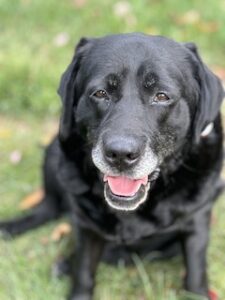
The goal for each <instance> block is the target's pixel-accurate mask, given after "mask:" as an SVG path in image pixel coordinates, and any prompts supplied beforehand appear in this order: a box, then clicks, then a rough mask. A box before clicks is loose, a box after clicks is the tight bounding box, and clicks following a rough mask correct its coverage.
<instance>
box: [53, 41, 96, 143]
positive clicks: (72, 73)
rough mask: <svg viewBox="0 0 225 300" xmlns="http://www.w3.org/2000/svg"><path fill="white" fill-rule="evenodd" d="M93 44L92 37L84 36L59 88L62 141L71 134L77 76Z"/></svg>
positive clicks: (75, 102)
mask: <svg viewBox="0 0 225 300" xmlns="http://www.w3.org/2000/svg"><path fill="white" fill-rule="evenodd" d="M90 44H91V39H87V38H82V39H81V40H80V41H79V43H78V45H77V46H76V48H75V53H74V56H73V59H72V61H71V63H70V65H69V66H68V67H67V69H66V71H65V72H64V73H63V75H62V77H61V81H60V85H59V88H58V94H59V95H60V97H61V100H62V105H63V108H62V114H61V120H60V126H59V138H60V140H61V141H65V140H67V138H68V137H69V136H70V134H71V131H72V128H73V125H74V124H73V122H74V114H73V111H74V107H75V106H76V104H77V102H78V99H77V97H76V88H75V86H76V78H77V74H78V72H79V68H80V65H81V62H82V59H83V57H84V54H85V53H86V51H88V49H89V47H90Z"/></svg>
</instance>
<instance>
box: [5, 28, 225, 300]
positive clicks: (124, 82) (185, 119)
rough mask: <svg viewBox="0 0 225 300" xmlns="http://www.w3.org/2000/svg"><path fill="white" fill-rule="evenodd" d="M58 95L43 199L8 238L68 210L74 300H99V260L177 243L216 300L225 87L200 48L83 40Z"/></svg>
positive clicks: (190, 278)
mask: <svg viewBox="0 0 225 300" xmlns="http://www.w3.org/2000/svg"><path fill="white" fill-rule="evenodd" d="M59 94H60V96H61V98H62V102H63V112H62V116H61V123H60V130H59V134H58V136H57V137H56V138H55V139H54V141H53V142H52V143H51V145H50V146H49V147H48V149H47V151H46V158H45V164H44V187H45V198H44V200H43V201H42V202H41V204H39V205H38V206H37V207H36V208H34V210H33V211H32V212H31V214H30V215H28V216H25V217H23V218H20V219H17V220H12V221H8V222H1V224H0V228H1V230H2V231H4V232H5V233H8V234H10V235H16V234H20V233H22V232H24V231H26V230H28V229H31V228H34V227H37V226H38V225H41V224H43V223H45V222H47V221H49V220H51V219H54V218H57V217H59V216H60V215H61V214H62V213H63V212H65V211H69V212H70V214H71V218H72V222H73V223H75V226H74V228H75V229H76V245H75V249H74V253H73V254H72V255H71V258H70V266H72V274H71V275H72V277H71V278H72V290H71V293H70V296H69V299H71V300H72V299H73V300H90V299H92V295H93V288H94V277H95V273H96V269H97V266H98V263H99V261H100V259H101V258H102V257H103V256H105V257H106V259H107V256H108V259H109V260H110V259H111V260H112V259H116V258H118V257H119V256H124V258H126V257H128V256H129V255H128V254H129V253H132V252H133V251H134V252H136V253H138V254H140V255H142V254H143V253H145V254H146V255H147V254H148V253H149V252H151V251H153V250H158V251H160V250H161V251H162V252H164V253H165V255H166V253H167V255H168V252H169V249H174V248H173V246H174V245H175V244H176V245H177V244H179V245H180V246H181V247H180V248H181V250H182V253H183V257H184V263H185V267H186V276H185V280H184V287H185V289H186V290H188V291H191V292H193V293H196V294H199V295H203V296H205V297H206V298H207V299H210V294H209V292H208V280H207V272H206V250H207V244H208V237H209V226H210V216H211V210H212V206H213V203H214V201H215V199H216V197H217V196H218V195H219V193H220V192H221V190H222V185H221V183H220V179H219V176H220V171H221V166H222V160H223V149H222V127H221V116H220V112H219V110H220V105H221V102H222V99H223V97H224V91H223V88H222V85H221V83H220V81H219V79H218V78H217V77H216V76H215V75H214V74H213V73H212V72H211V71H210V70H209V69H208V68H207V67H206V66H205V65H204V64H203V62H202V60H201V58H200V57H199V55H198V52H197V49H196V47H195V45H194V44H192V43H186V44H181V43H177V42H174V41H172V40H170V39H168V38H165V37H159V36H147V35H144V34H124V35H112V36H106V37H103V38H96V39H95V38H93V39H86V38H83V39H81V41H80V42H79V44H78V46H77V48H76V51H75V54H74V57H73V59H72V62H71V64H70V65H69V67H68V68H67V70H66V72H65V73H64V74H63V76H62V79H61V84H60V88H59ZM171 251H172V252H173V251H174V250H171Z"/></svg>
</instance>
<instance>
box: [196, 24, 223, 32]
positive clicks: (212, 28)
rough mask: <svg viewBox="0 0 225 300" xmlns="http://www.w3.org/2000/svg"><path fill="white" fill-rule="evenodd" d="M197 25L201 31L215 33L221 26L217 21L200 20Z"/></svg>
mask: <svg viewBox="0 0 225 300" xmlns="http://www.w3.org/2000/svg"><path fill="white" fill-rule="evenodd" d="M197 27H198V29H199V30H200V31H201V32H204V33H213V32H217V31H218V30H219V27H220V26H219V24H218V22H216V21H211V22H206V21H200V22H199V23H198V24H197Z"/></svg>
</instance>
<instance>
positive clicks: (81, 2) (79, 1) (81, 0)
mask: <svg viewBox="0 0 225 300" xmlns="http://www.w3.org/2000/svg"><path fill="white" fill-rule="evenodd" d="M73 4H74V6H75V7H76V8H83V7H84V6H85V5H86V4H87V0H73Z"/></svg>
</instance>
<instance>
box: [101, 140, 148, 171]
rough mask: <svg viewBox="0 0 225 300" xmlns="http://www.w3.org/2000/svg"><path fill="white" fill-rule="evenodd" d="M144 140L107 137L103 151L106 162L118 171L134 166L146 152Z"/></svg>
mask: <svg viewBox="0 0 225 300" xmlns="http://www.w3.org/2000/svg"><path fill="white" fill-rule="evenodd" d="M144 146H145V143H144V140H143V138H141V137H136V136H135V137H134V136H123V137H121V136H106V137H105V138H104V139H103V151H104V156H105V159H106V161H107V162H108V163H109V164H110V165H111V166H114V167H117V168H118V169H120V170H121V169H124V168H127V167H131V166H133V165H134V164H135V163H137V161H138V160H139V158H140V156H141V154H142V153H143V150H144Z"/></svg>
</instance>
